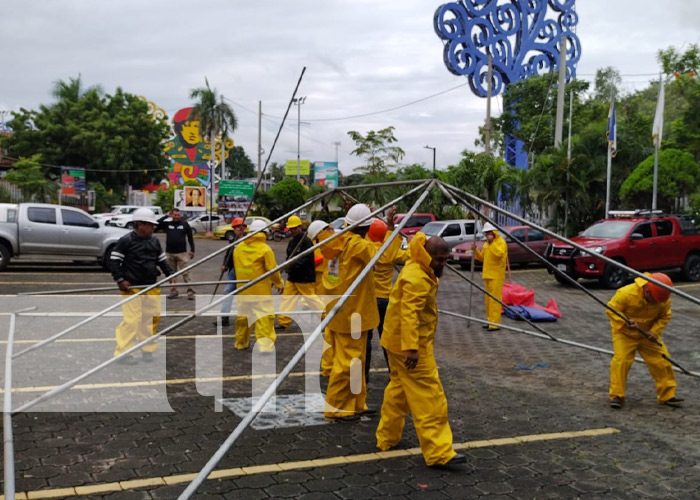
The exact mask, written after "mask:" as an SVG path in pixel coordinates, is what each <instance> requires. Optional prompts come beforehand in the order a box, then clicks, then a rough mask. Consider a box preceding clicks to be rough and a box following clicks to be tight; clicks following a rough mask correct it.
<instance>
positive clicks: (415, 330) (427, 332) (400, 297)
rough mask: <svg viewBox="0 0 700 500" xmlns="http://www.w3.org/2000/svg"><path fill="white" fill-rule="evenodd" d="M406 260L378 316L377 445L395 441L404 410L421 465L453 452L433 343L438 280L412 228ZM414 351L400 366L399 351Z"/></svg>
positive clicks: (434, 462) (401, 356) (387, 445)
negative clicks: (382, 355) (381, 357)
mask: <svg viewBox="0 0 700 500" xmlns="http://www.w3.org/2000/svg"><path fill="white" fill-rule="evenodd" d="M408 253H409V262H408V264H407V265H406V266H405V267H404V268H403V269H402V270H401V273H400V274H399V278H398V280H397V281H396V284H395V285H394V288H392V290H391V296H390V298H389V307H388V309H387V312H386V319H385V321H384V334H383V335H382V342H381V343H382V347H384V348H385V349H386V350H387V351H388V354H389V368H390V370H391V373H390V375H389V385H387V387H386V389H385V390H384V402H383V403H382V418H381V420H380V421H379V426H378V427H377V447H378V448H379V449H380V450H388V449H389V448H392V447H394V446H396V445H397V444H398V443H399V441H401V434H402V433H403V427H404V422H405V420H406V415H407V414H408V413H409V412H410V413H411V416H412V417H413V424H414V426H415V428H416V434H417V435H418V441H419V442H420V447H421V451H422V452H423V458H424V459H425V463H426V464H427V465H439V464H444V463H446V462H448V461H450V460H451V459H452V457H454V456H455V455H456V453H455V451H454V450H453V449H452V430H451V429H450V423H449V422H448V420H447V398H445V391H444V390H443V388H442V384H441V383H440V376H439V374H438V369H437V364H436V363H435V355H434V352H433V344H434V340H435V330H436V328H437V314H438V311H437V302H436V295H437V289H438V283H439V280H438V278H437V277H436V276H435V273H434V272H433V270H432V268H431V267H430V262H431V260H432V259H431V257H430V255H429V254H428V252H427V251H426V250H425V235H424V234H423V233H417V234H416V236H415V237H414V238H413V239H412V240H411V243H410V244H409V246H408ZM408 350H417V351H418V355H419V358H418V364H417V365H416V367H415V368H413V369H412V370H409V369H408V368H406V366H405V365H404V360H405V359H406V355H405V353H404V351H408Z"/></svg>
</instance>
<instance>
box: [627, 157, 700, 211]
mask: <svg viewBox="0 0 700 500" xmlns="http://www.w3.org/2000/svg"><path fill="white" fill-rule="evenodd" d="M653 174H654V155H650V156H649V157H647V158H646V159H645V160H644V161H643V162H641V163H640V164H639V166H638V167H637V168H636V169H635V170H634V171H633V172H632V174H631V175H630V176H629V177H628V178H627V179H626V180H625V182H623V183H622V187H621V188H620V196H621V197H622V199H623V200H624V201H625V202H626V203H629V204H631V205H632V206H633V207H635V208H639V207H649V206H651V198H652V190H653ZM658 174H659V175H658V206H659V208H662V209H665V210H667V211H677V210H678V209H679V208H680V205H681V202H682V200H683V199H685V198H686V197H687V196H689V195H691V194H693V193H695V192H696V191H697V189H698V185H700V167H699V166H698V163H697V162H696V161H695V159H694V158H693V155H691V154H690V153H687V152H685V151H679V150H677V149H663V150H661V151H660V152H659V171H658Z"/></svg>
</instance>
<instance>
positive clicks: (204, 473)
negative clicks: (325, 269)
mask: <svg viewBox="0 0 700 500" xmlns="http://www.w3.org/2000/svg"><path fill="white" fill-rule="evenodd" d="M434 185H435V183H434V181H432V182H431V183H430V185H428V186H427V187H426V189H425V191H424V192H423V194H422V195H421V196H420V197H419V198H418V200H416V202H415V203H414V204H413V206H412V207H411V209H410V210H409V211H408V213H407V215H406V217H404V219H403V220H402V221H401V223H399V227H398V228H396V230H395V231H394V232H393V233H392V234H391V235H390V236H389V238H388V239H387V240H386V241H385V242H384V244H383V245H382V246H381V248H380V249H379V250H378V251H377V253H376V254H375V255H374V257H372V259H371V260H370V261H369V263H368V264H367V265H366V266H365V267H364V269H363V270H362V272H361V273H360V274H359V275H358V276H357V278H355V281H353V282H352V284H351V285H350V287H349V288H348V289H347V290H346V292H345V293H344V294H343V296H342V297H341V298H340V300H338V302H337V303H336V304H335V306H334V307H333V309H332V310H331V311H330V313H329V314H328V315H327V316H326V317H325V318H324V319H323V321H321V324H320V325H318V326H317V327H316V329H315V330H314V332H313V333H312V334H311V336H310V337H309V338H308V339H307V340H306V342H304V345H303V346H302V347H301V348H300V349H299V350H298V351H297V353H296V354H295V355H294V357H293V358H292V359H291V360H290V361H289V363H288V364H287V366H285V368H284V370H282V372H281V373H280V374H279V376H278V377H277V378H276V379H275V381H274V382H273V383H272V384H270V386H269V387H268V388H267V390H266V391H265V393H264V394H263V395H262V396H261V397H260V398H259V399H258V400H257V401H256V403H255V405H254V406H253V407H252V408H251V410H250V412H248V414H247V415H246V416H245V418H243V420H242V421H241V422H240V423H239V424H238V426H236V428H235V429H234V431H233V432H232V433H231V434H230V435H229V437H228V438H227V439H226V441H224V443H223V444H222V445H221V446H220V447H219V449H218V450H217V451H216V453H215V454H214V455H213V456H212V457H211V458H210V459H209V461H208V462H207V464H206V465H205V466H204V467H203V468H202V470H201V471H199V473H198V474H197V477H196V478H195V479H194V480H193V481H192V482H191V483H190V484H189V485H188V486H187V488H186V489H185V491H183V492H182V494H181V495H180V496H179V497H178V499H179V500H187V499H189V498H191V497H192V495H194V494H195V492H196V491H197V488H199V486H200V485H201V484H202V483H203V482H204V481H205V480H206V478H207V477H208V476H209V474H210V473H211V472H212V471H213V470H214V467H216V465H217V464H218V463H219V461H220V460H221V459H222V458H223V457H224V455H226V453H227V452H228V451H229V450H230V449H231V447H232V446H233V445H234V443H235V442H236V440H238V438H239V437H240V436H241V434H243V431H245V430H246V429H247V428H248V426H249V425H250V424H251V423H252V422H253V420H255V417H257V415H258V413H260V411H261V410H262V409H263V408H264V407H265V405H266V404H267V402H268V401H269V400H270V398H271V397H272V396H273V395H274V394H275V391H276V390H277V388H278V387H279V386H280V384H281V383H282V382H283V381H284V380H285V379H286V378H287V376H288V375H289V373H290V372H291V371H292V369H294V367H295V366H296V365H297V363H298V362H299V361H301V359H302V357H303V356H304V355H305V354H306V352H307V351H308V350H309V348H310V347H311V345H312V344H313V343H314V342H315V341H316V339H318V338H319V337H320V336H321V334H322V333H323V332H324V330H325V329H326V326H328V324H330V322H331V320H332V319H333V318H334V317H335V315H336V314H337V313H338V311H339V310H340V308H341V307H343V305H344V304H345V302H347V300H348V298H349V297H350V296H351V295H352V294H353V293H354V292H355V290H356V289H357V287H358V286H359V285H360V283H362V281H364V279H365V278H366V277H367V275H368V274H369V272H370V271H371V270H372V269H373V268H374V265H375V264H376V263H377V261H378V260H379V258H380V257H381V256H382V254H383V253H384V251H385V250H386V249H387V248H388V247H389V245H390V244H391V243H392V242H393V241H394V239H395V238H397V237H398V236H399V234H400V232H401V229H403V227H404V225H405V223H406V222H407V221H408V219H409V218H410V217H411V215H413V213H415V212H416V210H418V207H419V206H420V204H421V203H423V200H425V198H426V197H427V196H428V194H429V193H430V191H431V190H432V188H433V186H434Z"/></svg>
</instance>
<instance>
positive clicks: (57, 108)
mask: <svg viewBox="0 0 700 500" xmlns="http://www.w3.org/2000/svg"><path fill="white" fill-rule="evenodd" d="M53 95H54V97H55V98H56V99H57V100H56V102H55V103H53V104H49V105H43V104H42V105H40V106H39V109H38V110H27V109H24V108H22V109H21V110H20V111H19V112H17V113H14V114H13V115H14V118H13V119H12V120H11V121H10V126H11V127H12V129H13V130H14V133H13V135H12V136H11V137H10V139H9V140H8V147H9V150H10V156H14V157H16V158H18V157H27V158H28V157H30V156H32V155H34V154H40V155H41V158H42V162H43V163H45V164H48V165H57V166H63V165H66V166H75V167H83V168H86V169H88V174H87V176H88V179H87V180H88V182H90V183H94V182H99V183H101V184H102V185H103V186H105V187H106V188H107V189H114V190H115V191H121V190H123V188H124V186H125V184H133V185H135V186H142V185H144V184H147V183H149V182H151V181H157V180H159V179H160V178H162V176H163V172H164V171H166V170H167V168H168V166H169V163H168V160H167V158H166V157H165V155H164V154H163V149H162V143H163V141H164V140H165V139H166V138H167V137H168V135H169V127H168V124H167V122H166V119H165V118H160V119H155V118H153V117H152V116H151V115H150V114H149V113H148V105H147V104H146V102H144V101H143V100H142V99H140V98H139V97H137V96H135V95H133V94H129V93H126V92H124V91H123V90H122V89H121V88H117V90H116V92H115V93H114V95H103V94H102V91H101V90H100V89H99V88H95V87H91V88H88V89H84V88H83V85H82V81H81V79H80V77H78V78H75V79H69V81H68V82H63V81H61V80H59V81H58V82H56V83H55V85H54V89H53ZM47 168H48V167H45V168H44V170H45V171H48V170H47ZM50 172H51V174H49V175H53V176H58V175H59V173H60V172H59V171H58V169H57V168H54V169H53V170H50Z"/></svg>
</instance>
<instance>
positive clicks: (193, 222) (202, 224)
mask: <svg viewBox="0 0 700 500" xmlns="http://www.w3.org/2000/svg"><path fill="white" fill-rule="evenodd" d="M210 220H211V227H212V228H216V227H217V226H219V225H221V223H222V222H223V221H224V217H223V216H222V215H219V214H203V215H198V216H196V217H193V218H191V219H187V223H188V224H189V225H190V227H191V228H192V232H193V233H195V234H196V233H206V232H207V231H209V221H210Z"/></svg>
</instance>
